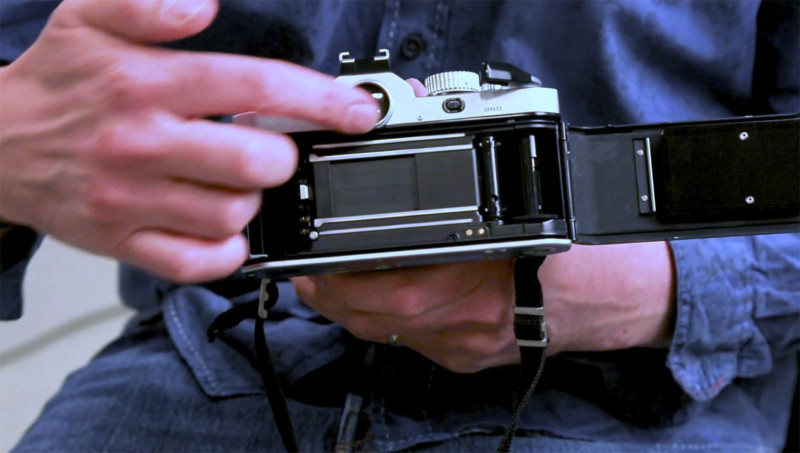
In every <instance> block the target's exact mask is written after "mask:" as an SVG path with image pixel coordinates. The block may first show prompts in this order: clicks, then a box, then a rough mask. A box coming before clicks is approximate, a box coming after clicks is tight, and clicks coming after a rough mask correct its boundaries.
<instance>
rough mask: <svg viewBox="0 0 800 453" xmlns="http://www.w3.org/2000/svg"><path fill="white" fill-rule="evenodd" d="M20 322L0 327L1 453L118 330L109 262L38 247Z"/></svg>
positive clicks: (113, 269)
mask: <svg viewBox="0 0 800 453" xmlns="http://www.w3.org/2000/svg"><path fill="white" fill-rule="evenodd" d="M23 294H24V298H25V309H24V314H23V316H22V319H20V320H18V321H12V322H2V323H0V452H7V451H9V450H10V449H11V447H13V446H14V445H15V444H16V442H17V441H18V440H19V438H20V436H22V433H24V432H25V430H26V429H27V427H28V426H29V425H30V424H31V422H33V420H34V419H35V418H36V416H37V414H38V413H39V412H40V411H41V409H42V407H43V406H44V404H45V402H46V401H47V400H48V399H49V398H50V397H51V396H52V395H53V394H54V393H55V392H56V391H57V390H58V388H59V387H60V386H61V383H62V382H63V380H64V378H65V377H66V376H67V374H69V373H70V372H71V371H73V370H75V369H76V368H78V367H80V366H81V365H83V364H85V363H86V362H87V361H88V360H89V359H90V358H91V357H92V356H93V355H94V354H95V353H96V352H97V351H98V350H99V349H100V348H101V347H103V346H104V345H105V344H106V343H108V342H109V341H110V340H111V339H113V338H114V337H115V336H116V335H117V334H118V333H119V332H120V330H121V329H122V326H123V324H124V322H125V320H126V319H127V318H128V317H129V315H130V313H131V312H130V310H128V309H126V308H124V307H122V305H121V304H120V303H119V296H118V295H117V264H116V262H114V261H112V260H110V259H107V258H101V257H97V256H93V255H88V254H86V253H83V252H80V251H78V250H76V249H73V248H71V247H67V246H65V245H63V244H61V243H58V242H55V241H52V240H49V239H47V240H45V242H44V243H43V244H42V247H41V248H40V249H39V251H38V252H37V254H36V256H35V257H34V259H33V262H32V263H31V265H30V267H29V268H28V275H27V278H26V280H25V283H24V286H23Z"/></svg>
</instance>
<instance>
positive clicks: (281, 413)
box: [206, 278, 299, 453]
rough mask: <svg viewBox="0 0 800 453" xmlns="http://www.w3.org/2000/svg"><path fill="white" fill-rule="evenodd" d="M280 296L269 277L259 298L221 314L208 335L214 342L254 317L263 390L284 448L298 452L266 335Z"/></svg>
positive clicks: (291, 451) (290, 419)
mask: <svg viewBox="0 0 800 453" xmlns="http://www.w3.org/2000/svg"><path fill="white" fill-rule="evenodd" d="M278 295H279V293H278V285H276V284H275V282H274V281H271V280H270V279H267V278H265V279H263V280H261V291H260V292H259V296H258V300H257V301H253V302H249V303H246V304H241V305H236V306H234V307H233V308H231V309H230V310H227V311H225V312H223V313H221V314H220V315H219V316H217V317H216V318H215V319H214V320H213V321H212V322H211V325H209V326H208V330H207V331H206V335H207V337H208V341H209V342H212V341H214V340H215V339H216V338H217V337H218V336H219V335H220V334H222V332H224V331H226V330H228V329H231V328H233V327H235V326H237V325H239V323H241V322H242V321H244V320H245V319H247V318H252V317H254V316H255V319H256V327H255V332H254V334H253V342H254V343H255V350H256V361H257V362H258V365H259V366H258V371H259V374H260V375H261V382H262V384H263V385H264V391H266V392H267V400H269V405H270V408H271V409H272V415H273V417H274V419H275V425H276V426H277V428H278V433H279V434H280V436H281V441H282V442H283V447H284V448H285V449H286V451H287V452H289V453H294V452H297V451H299V449H298V447H297V436H296V435H295V433H294V426H293V425H292V417H291V415H290V414H289V407H288V406H287V405H286V397H285V396H284V394H283V390H282V389H281V383H280V380H279V379H278V375H277V374H275V367H274V365H273V364H272V356H271V355H270V353H269V347H267V338H266V335H265V334H264V321H266V320H267V316H268V315H269V310H270V309H271V308H272V307H274V306H275V304H276V303H277V302H278Z"/></svg>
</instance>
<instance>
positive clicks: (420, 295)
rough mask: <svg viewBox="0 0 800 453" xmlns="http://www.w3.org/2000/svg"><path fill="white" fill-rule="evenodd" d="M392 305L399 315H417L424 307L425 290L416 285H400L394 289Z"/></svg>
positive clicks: (424, 309)
mask: <svg viewBox="0 0 800 453" xmlns="http://www.w3.org/2000/svg"><path fill="white" fill-rule="evenodd" d="M391 303H392V305H393V306H394V307H395V310H396V311H397V313H398V314H399V315H402V316H406V317H410V318H413V317H417V316H419V315H421V314H423V313H424V312H425V311H426V309H427V305H426V298H425V290H424V289H423V288H421V287H419V286H416V285H402V286H399V287H397V288H396V289H395V290H394V294H393V300H392V302H391Z"/></svg>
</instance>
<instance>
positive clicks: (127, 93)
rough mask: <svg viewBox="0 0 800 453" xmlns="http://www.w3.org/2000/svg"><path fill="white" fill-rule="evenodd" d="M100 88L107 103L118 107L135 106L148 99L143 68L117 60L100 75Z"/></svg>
mask: <svg viewBox="0 0 800 453" xmlns="http://www.w3.org/2000/svg"><path fill="white" fill-rule="evenodd" d="M99 85H100V86H99V89H100V90H102V91H101V92H102V93H104V94H105V101H106V103H108V104H110V105H113V106H117V107H135V106H139V105H142V104H143V103H144V102H145V101H146V99H147V96H146V94H147V91H148V90H146V89H144V88H143V86H144V81H143V80H142V75H141V70H139V69H136V68H134V67H133V66H132V65H130V64H125V63H123V62H120V61H117V62H115V63H112V64H109V65H107V66H106V67H105V68H104V70H103V71H102V72H101V74H100V76H99Z"/></svg>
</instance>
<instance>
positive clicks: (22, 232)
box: [0, 226, 42, 321]
mask: <svg viewBox="0 0 800 453" xmlns="http://www.w3.org/2000/svg"><path fill="white" fill-rule="evenodd" d="M4 230H6V231H5V234H3V236H2V238H0V320H3V321H7V320H12V319H19V318H20V316H22V279H23V277H24V276H25V269H27V267H28V262H30V259H31V257H32V256H33V252H34V251H35V250H36V248H38V247H39V244H40V243H41V239H42V238H41V236H39V235H38V234H37V233H36V232H35V231H33V230H31V229H30V228H26V227H23V226H6V227H4Z"/></svg>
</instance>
